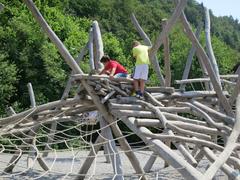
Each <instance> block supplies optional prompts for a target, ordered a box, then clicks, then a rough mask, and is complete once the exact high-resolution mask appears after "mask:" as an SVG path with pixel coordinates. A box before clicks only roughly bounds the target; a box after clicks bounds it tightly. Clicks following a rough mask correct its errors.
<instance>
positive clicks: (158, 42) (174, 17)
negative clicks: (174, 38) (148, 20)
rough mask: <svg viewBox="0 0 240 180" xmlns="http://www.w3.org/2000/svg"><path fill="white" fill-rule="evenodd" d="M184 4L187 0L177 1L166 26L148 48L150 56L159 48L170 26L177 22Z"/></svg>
mask: <svg viewBox="0 0 240 180" xmlns="http://www.w3.org/2000/svg"><path fill="white" fill-rule="evenodd" d="M186 4H187V0H180V1H179V3H178V4H177V6H176V8H175V10H174V12H173V14H172V16H171V18H170V19H169V20H168V23H167V24H166V26H164V28H163V30H162V32H161V33H160V35H159V36H158V38H157V39H156V41H155V43H154V44H153V46H152V48H151V50H150V54H149V56H150V57H153V56H154V55H155V54H156V53H157V51H158V49H159V48H160V46H161V44H162V43H163V40H164V39H165V38H166V36H167V35H168V34H169V33H170V31H171V29H172V27H173V26H174V25H175V23H176V22H177V20H178V18H179V16H180V15H181V12H182V11H183V9H184V8H185V6H186Z"/></svg>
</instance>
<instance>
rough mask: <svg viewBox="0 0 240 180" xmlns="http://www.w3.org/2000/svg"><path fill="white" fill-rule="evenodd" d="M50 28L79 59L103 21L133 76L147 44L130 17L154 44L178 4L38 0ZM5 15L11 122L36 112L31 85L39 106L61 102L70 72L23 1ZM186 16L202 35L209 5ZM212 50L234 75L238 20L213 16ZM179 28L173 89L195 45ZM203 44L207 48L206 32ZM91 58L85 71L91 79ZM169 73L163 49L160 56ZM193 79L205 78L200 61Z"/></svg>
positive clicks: (1, 78) (4, 101)
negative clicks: (137, 50) (139, 50)
mask: <svg viewBox="0 0 240 180" xmlns="http://www.w3.org/2000/svg"><path fill="white" fill-rule="evenodd" d="M34 2H35V4H36V5H37V7H38V8H39V10H40V12H41V13H42V15H43V16H44V18H45V19H46V20H47V22H48V23H49V25H50V26H51V27H52V29H53V30H54V31H55V33H56V34H57V35H58V37H59V38H60V39H61V40H62V41H63V43H64V44H65V46H66V47H67V48H68V50H69V51H70V53H71V54H72V55H73V57H77V55H78V54H79V52H80V51H81V49H82V48H83V47H84V46H85V45H86V43H87V41H88V32H89V29H90V27H91V24H92V22H93V21H94V20H97V21H98V23H99V25H100V28H101V32H102V36H103V43H104V52H105V53H107V54H108V55H109V56H110V57H112V58H113V59H116V60H118V61H119V62H121V63H122V64H123V65H124V66H126V67H127V69H128V70H129V71H130V72H132V70H133V67H134V61H133V58H132V55H131V43H132V41H133V40H135V39H137V40H141V39H140V37H139V35H138V33H137V31H136V30H135V28H134V26H133V24H132V22H131V19H130V15H131V13H134V14H135V16H136V18H137V19H138V21H139V23H140V24H141V26H142V27H143V29H144V31H145V32H146V34H147V35H148V36H149V37H150V38H151V40H152V42H154V40H155V39H156V36H157V35H158V34H159V32H161V29H162V25H161V20H162V19H164V18H169V17H170V15H171V14H172V12H173V10H174V7H175V4H174V1H172V0H91V1H89V0H81V1H79V0H71V1H70V0H34ZM1 3H2V4H3V5H4V9H3V10H2V11H1V12H0V116H2V117H3V116H6V107H8V106H12V107H13V108H14V110H15V111H17V112H19V111H22V110H24V109H27V108H28V107H29V106H30V101H29V95H28V90H27V83H29V82H31V83H32V86H33V89H34V93H35V97H36V102H37V104H43V103H46V102H49V101H53V100H57V99H60V97H61V95H62V92H63V89H64V87H65V83H66V80H67V77H68V76H69V74H70V69H69V67H68V66H67V65H66V64H65V62H64V61H63V59H62V58H61V56H60V54H59V53H58V51H57V49H56V47H55V46H54V45H53V44H52V43H51V42H50V40H49V39H48V38H47V36H46V35H45V34H44V33H43V31H42V30H41V28H40V27H39V25H38V24H37V23H36V22H35V20H34V19H33V17H32V15H31V13H30V12H29V10H28V9H27V7H26V6H25V5H24V3H22V2H21V1H18V0H11V1H9V0H2V1H1ZM185 13H186V16H187V18H188V20H189V22H190V23H191V25H192V28H193V29H194V30H196V27H197V26H198V25H199V24H201V23H202V24H203V23H204V9H203V5H202V4H199V3H197V2H196V1H195V0H189V1H188V5H187V7H186V8H185ZM210 17H211V36H212V46H213V50H214V53H215V56H216V59H217V63H218V65H219V69H220V73H221V74H226V73H232V68H233V67H234V65H235V64H236V63H238V62H239V61H240V53H239V50H240V23H239V22H238V20H235V19H234V18H233V17H231V16H230V17H227V16H224V17H215V16H214V15H213V14H212V12H211V11H210ZM180 29H181V25H180V24H179V25H177V26H176V27H175V28H174V29H173V30H172V31H171V33H170V35H169V38H170V59H171V68H172V73H173V74H172V76H173V77H172V79H173V80H172V86H175V85H174V80H177V79H181V76H182V73H183V68H184V65H185V62H186V59H187V55H188V52H189V50H190V48H191V43H190V42H189V41H188V39H187V37H186V36H185V34H184V33H183V32H182V31H181V30H180ZM200 42H201V44H202V45H203V47H205V35H204V29H202V32H201V36H200ZM88 59H89V58H88V55H86V56H85V57H84V59H83V61H81V62H80V66H81V68H82V70H83V71H84V72H85V73H89V65H88V64H89V61H88ZM158 59H159V64H160V66H161V68H162V67H163V53H162V49H160V51H159V52H158ZM192 68H193V71H192V72H194V73H192V74H190V76H191V77H199V76H200V75H201V71H200V67H199V64H198V63H197V61H194V65H193V67H192ZM157 82H158V80H157V77H156V74H155V73H154V72H153V70H152V68H151V69H150V80H149V82H148V85H149V86H154V85H157Z"/></svg>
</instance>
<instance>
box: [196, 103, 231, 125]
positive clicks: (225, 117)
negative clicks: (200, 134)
mask: <svg viewBox="0 0 240 180" xmlns="http://www.w3.org/2000/svg"><path fill="white" fill-rule="evenodd" d="M192 103H193V105H195V106H197V107H199V108H201V109H202V110H204V112H207V113H210V114H211V115H212V116H214V117H215V118H218V119H221V121H224V122H225V123H227V124H230V125H233V124H234V122H235V119H234V118H232V117H230V116H228V115H226V114H223V113H221V112H218V111H216V110H214V109H213V108H209V107H207V106H206V105H204V104H202V103H200V102H198V101H195V100H193V101H192Z"/></svg>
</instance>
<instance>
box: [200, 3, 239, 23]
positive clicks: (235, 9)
mask: <svg viewBox="0 0 240 180" xmlns="http://www.w3.org/2000/svg"><path fill="white" fill-rule="evenodd" d="M196 1H197V2H199V3H201V2H203V5H204V7H207V8H208V9H211V10H212V12H213V14H214V15H215V16H230V15H232V17H233V18H234V19H238V21H240V0H196Z"/></svg>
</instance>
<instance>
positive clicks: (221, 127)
mask: <svg viewBox="0 0 240 180" xmlns="http://www.w3.org/2000/svg"><path fill="white" fill-rule="evenodd" d="M178 104H183V105H186V106H189V107H191V108H192V112H193V113H194V114H196V115H198V116H200V117H202V118H204V119H205V120H206V121H207V122H208V124H209V125H210V126H212V127H215V128H217V129H219V130H223V131H225V132H226V133H228V134H229V133H230V132H231V130H232V129H231V128H230V127H228V126H225V125H224V124H223V123H216V122H214V121H213V119H212V118H211V117H210V116H209V115H208V114H207V113H206V112H204V111H202V110H201V109H199V108H198V107H196V106H194V105H193V104H191V103H187V102H181V103H180V102H179V103H178Z"/></svg>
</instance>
